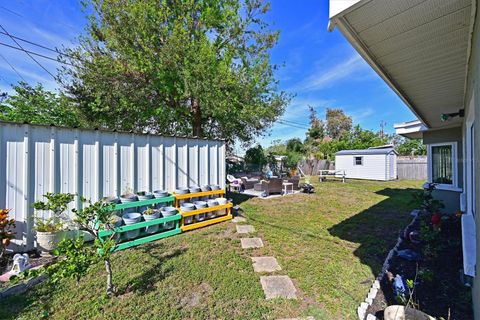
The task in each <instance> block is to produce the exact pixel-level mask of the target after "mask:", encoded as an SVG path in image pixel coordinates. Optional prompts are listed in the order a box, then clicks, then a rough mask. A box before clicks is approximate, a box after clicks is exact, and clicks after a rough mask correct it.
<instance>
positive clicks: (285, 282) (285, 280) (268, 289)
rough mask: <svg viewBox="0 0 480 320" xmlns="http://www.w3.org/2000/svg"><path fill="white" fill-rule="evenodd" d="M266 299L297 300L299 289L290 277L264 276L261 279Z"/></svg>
mask: <svg viewBox="0 0 480 320" xmlns="http://www.w3.org/2000/svg"><path fill="white" fill-rule="evenodd" d="M260 283H261V284H262V288H263V292H264V293H265V298H266V299H267V300H268V299H275V298H284V299H297V294H296V293H297V289H295V286H294V285H293V282H292V279H290V277H289V276H262V277H260Z"/></svg>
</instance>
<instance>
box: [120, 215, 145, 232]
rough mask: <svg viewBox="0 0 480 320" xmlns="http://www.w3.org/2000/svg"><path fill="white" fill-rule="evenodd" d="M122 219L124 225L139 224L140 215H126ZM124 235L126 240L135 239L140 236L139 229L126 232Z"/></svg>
mask: <svg viewBox="0 0 480 320" xmlns="http://www.w3.org/2000/svg"><path fill="white" fill-rule="evenodd" d="M122 219H123V222H124V223H125V225H127V226H129V225H132V224H135V223H138V222H140V220H141V219H142V215H141V214H140V213H138V212H132V213H126V214H124V215H123V216H122ZM125 233H126V237H127V239H135V238H136V237H138V236H139V235H140V229H136V230H131V231H127V232H125Z"/></svg>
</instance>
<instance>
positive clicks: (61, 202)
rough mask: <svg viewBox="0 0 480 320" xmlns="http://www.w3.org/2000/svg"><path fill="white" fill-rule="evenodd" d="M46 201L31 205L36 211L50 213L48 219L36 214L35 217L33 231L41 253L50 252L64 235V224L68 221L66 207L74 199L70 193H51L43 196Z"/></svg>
mask: <svg viewBox="0 0 480 320" xmlns="http://www.w3.org/2000/svg"><path fill="white" fill-rule="evenodd" d="M44 197H45V198H46V199H47V200H46V201H37V202H35V203H33V208H34V209H35V210H37V211H50V212H51V213H52V214H51V216H50V217H49V218H46V219H45V218H43V217H40V216H39V214H38V212H37V214H36V216H35V230H36V233H37V244H38V247H39V249H40V250H41V251H43V252H52V251H53V250H54V249H55V248H56V247H57V245H58V243H59V241H60V240H61V239H62V237H63V235H64V230H65V227H66V222H67V221H68V215H67V212H68V205H69V204H70V203H71V202H72V201H73V199H74V198H75V195H74V194H71V193H51V192H48V193H47V194H45V195H44Z"/></svg>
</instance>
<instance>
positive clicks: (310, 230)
mask: <svg viewBox="0 0 480 320" xmlns="http://www.w3.org/2000/svg"><path fill="white" fill-rule="evenodd" d="M420 185H421V183H420V182H418V181H400V182H367V181H348V182H347V183H345V184H342V183H341V182H338V181H335V182H331V181H329V182H326V183H321V184H317V185H316V188H317V189H316V193H315V194H310V195H307V194H299V195H292V196H288V197H282V198H275V199H269V200H263V199H245V197H243V196H238V197H236V200H237V201H241V202H242V203H241V206H242V208H243V209H244V214H245V215H246V217H247V218H248V221H249V223H250V224H253V225H254V226H255V228H256V230H257V234H258V235H259V236H261V237H262V238H263V240H264V244H265V247H264V248H262V249H258V250H254V251H244V250H242V249H241V248H240V243H239V240H238V239H239V236H238V235H237V234H236V233H235V228H234V225H233V223H230V222H226V223H222V224H218V225H215V226H210V227H207V228H204V229H201V230H196V231H191V232H187V233H184V234H181V235H178V236H174V237H171V238H167V239H162V240H159V241H157V242H154V243H150V244H148V245H143V246H140V247H137V248H135V249H129V250H125V251H122V252H119V253H116V254H115V255H114V259H113V266H114V276H115V277H114V281H115V283H116V285H117V287H118V296H117V297H115V298H112V299H106V298H104V297H103V295H102V294H103V289H104V274H103V268H102V266H101V265H98V266H95V268H94V270H93V272H91V273H90V274H89V276H88V277H87V278H85V279H83V280H82V281H81V283H80V285H79V286H77V285H76V284H75V282H74V281H66V282H65V283H63V284H62V285H57V286H56V287H50V286H48V285H46V284H42V285H40V286H38V287H36V288H35V289H33V290H31V291H30V292H29V293H28V294H26V295H24V296H21V297H12V298H9V299H6V300H2V301H0V319H38V318H40V317H41V316H42V315H48V318H50V319H75V318H76V319H83V318H88V319H128V318H131V319H276V318H279V317H284V318H288V317H297V316H307V315H313V316H315V317H316V319H355V318H356V307H357V306H358V304H359V303H360V302H361V301H362V300H363V299H364V296H365V294H366V292H367V290H368V287H369V286H370V285H371V282H372V281H373V279H374V278H375V276H376V275H377V274H378V272H379V271H380V267H381V264H382V262H383V259H384V258H385V255H386V253H387V252H388V250H389V249H390V248H391V247H392V246H393V244H394V243H395V241H396V238H397V235H398V232H399V231H400V230H401V229H402V227H404V226H405V225H406V224H407V223H408V221H409V220H410V217H409V214H408V213H409V211H410V209H412V204H411V193H412V191H413V190H414V189H416V188H419V187H420ZM251 255H256V256H258V255H273V256H275V257H276V258H277V259H278V261H279V263H280V265H281V266H282V268H283V270H282V271H280V272H277V274H287V275H289V276H290V277H291V278H292V280H293V281H294V283H295V285H296V287H297V288H298V289H299V292H298V296H299V299H298V300H297V301H283V300H276V301H275V300H274V301H266V300H265V299H264V297H263V292H262V289H261V286H260V281H259V275H258V274H255V273H254V272H253V269H252V266H251V260H250V256H251Z"/></svg>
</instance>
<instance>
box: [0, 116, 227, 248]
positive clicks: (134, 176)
mask: <svg viewBox="0 0 480 320" xmlns="http://www.w3.org/2000/svg"><path fill="white" fill-rule="evenodd" d="M0 168H2V169H1V170H0V207H1V208H8V209H11V212H10V215H11V217H12V218H15V220H16V221H17V228H16V231H17V238H16V239H15V241H14V248H13V249H14V250H29V249H31V248H33V245H34V243H33V241H34V238H33V233H32V224H33V222H32V219H31V218H32V217H33V209H32V206H31V205H32V203H33V202H35V201H37V200H42V198H43V195H44V194H46V193H47V192H69V193H76V194H78V195H80V196H84V197H86V198H89V199H92V200H99V199H101V198H102V197H106V196H119V195H120V194H122V193H124V192H125V191H153V190H159V189H162V190H167V191H170V192H172V191H174V190H175V188H177V187H185V186H190V185H203V184H219V185H220V186H221V187H222V188H223V187H224V185H225V143H224V141H219V140H215V141H214V140H203V139H194V138H178V137H164V136H155V135H143V134H140V135H137V134H129V133H116V132H105V131H98V130H80V129H68V128H56V127H47V126H35V125H26V124H13V123H1V124H0ZM80 205H81V203H80V201H77V202H76V203H74V204H72V207H79V206H80ZM41 215H44V216H45V217H46V216H48V213H41Z"/></svg>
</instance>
